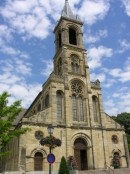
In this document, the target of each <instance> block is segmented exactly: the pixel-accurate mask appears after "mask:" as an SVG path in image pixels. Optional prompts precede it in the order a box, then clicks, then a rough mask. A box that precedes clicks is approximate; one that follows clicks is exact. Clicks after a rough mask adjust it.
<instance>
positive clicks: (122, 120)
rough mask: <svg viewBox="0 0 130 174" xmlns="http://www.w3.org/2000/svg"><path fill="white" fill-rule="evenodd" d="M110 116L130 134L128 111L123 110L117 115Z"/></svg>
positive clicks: (129, 114) (129, 115)
mask: <svg viewBox="0 0 130 174" xmlns="http://www.w3.org/2000/svg"><path fill="white" fill-rule="evenodd" d="M112 118H113V119H114V120H115V121H117V122H118V123H119V124H122V125H124V128H125V132H126V133H128V134H130V113H127V112H123V113H121V114H118V115H117V116H112Z"/></svg>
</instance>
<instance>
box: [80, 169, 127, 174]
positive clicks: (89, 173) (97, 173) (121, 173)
mask: <svg viewBox="0 0 130 174" xmlns="http://www.w3.org/2000/svg"><path fill="white" fill-rule="evenodd" d="M78 173H79V174H130V168H122V169H113V170H110V169H102V170H86V171H79V172H78Z"/></svg>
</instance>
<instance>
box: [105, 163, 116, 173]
mask: <svg viewBox="0 0 130 174" xmlns="http://www.w3.org/2000/svg"><path fill="white" fill-rule="evenodd" d="M105 166H106V168H108V170H109V174H111V171H112V174H114V173H115V171H114V169H112V168H111V167H110V166H109V165H107V164H105Z"/></svg>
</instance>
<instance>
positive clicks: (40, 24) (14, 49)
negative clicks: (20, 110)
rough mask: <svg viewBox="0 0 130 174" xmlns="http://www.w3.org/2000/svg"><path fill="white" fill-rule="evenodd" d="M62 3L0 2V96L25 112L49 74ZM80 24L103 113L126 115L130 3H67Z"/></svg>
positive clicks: (128, 0) (51, 0)
mask: <svg viewBox="0 0 130 174" xmlns="http://www.w3.org/2000/svg"><path fill="white" fill-rule="evenodd" d="M64 3H65V1H64V0H0V93H2V92H3V91H8V92H9V93H10V94H11V97H10V99H9V103H12V102H14V101H15V100H22V106H23V107H24V108H28V107H29V106H30V104H31V103H32V102H33V100H34V99H35V97H36V96H37V95H38V93H39V92H40V91H41V89H42V84H43V83H44V82H45V81H46V80H47V78H48V76H49V74H50V73H51V71H52V70H53V57H54V54H55V47H54V34H53V29H54V27H55V25H56V23H57V21H58V20H59V19H60V16H61V11H62V10H63V7H64ZM69 4H70V6H71V9H72V11H73V13H74V14H75V15H79V16H80V19H81V20H82V21H83V23H84V26H83V33H84V35H83V37H84V47H85V48H86V49H87V58H88V65H89V67H90V78H91V81H96V80H97V79H99V80H100V82H101V88H102V95H103V104H104V111H105V112H106V113H108V114H109V115H117V114H120V113H122V112H130V0H69Z"/></svg>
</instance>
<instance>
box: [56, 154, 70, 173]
mask: <svg viewBox="0 0 130 174" xmlns="http://www.w3.org/2000/svg"><path fill="white" fill-rule="evenodd" d="M58 174H69V168H68V166H67V162H66V159H65V157H64V156H63V157H62V158H61V162H60V168H59V172H58Z"/></svg>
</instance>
